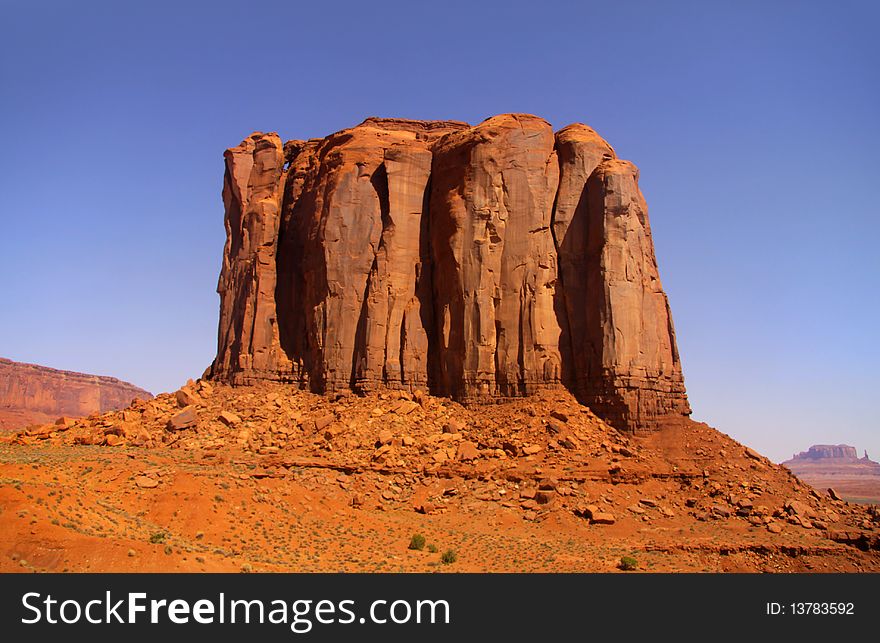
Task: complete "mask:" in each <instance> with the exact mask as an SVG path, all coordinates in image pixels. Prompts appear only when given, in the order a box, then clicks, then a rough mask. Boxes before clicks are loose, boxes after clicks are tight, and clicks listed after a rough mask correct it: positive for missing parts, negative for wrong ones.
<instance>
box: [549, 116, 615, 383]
mask: <svg viewBox="0 0 880 643" xmlns="http://www.w3.org/2000/svg"><path fill="white" fill-rule="evenodd" d="M556 153H557V154H558V156H559V190H558V192H557V194H556V208H555V211H554V213H553V239H554V241H555V243H556V250H557V253H558V255H559V280H560V283H561V287H560V288H557V301H556V312H557V315H558V317H559V322H560V323H559V325H560V326H561V328H562V337H561V338H560V348H561V351H562V356H563V377H564V379H565V382H566V384H567V385H568V387H569V388H570V389H571V390H572V391H573V392H574V393H575V394H576V395H577V394H582V393H583V392H584V390H585V388H586V385H587V382H588V380H589V377H590V375H591V373H592V372H594V371H597V369H595V368H592V367H591V364H599V363H600V362H601V353H597V352H596V348H597V347H596V346H595V345H594V343H592V342H590V341H589V338H588V334H587V328H586V316H587V308H588V307H589V306H590V305H591V303H592V302H591V297H592V296H593V293H591V292H589V291H588V289H587V282H588V281H589V273H588V268H587V227H588V224H589V211H588V203H587V190H586V187H587V180H588V179H589V178H590V175H591V174H593V172H594V171H595V170H596V168H597V167H599V164H600V163H602V162H603V161H604V160H607V159H613V158H614V156H615V155H614V150H613V149H612V148H611V146H610V145H609V144H608V143H606V142H605V141H604V140H603V139H602V137H600V136H599V135H598V134H597V133H596V132H595V131H593V130H592V129H591V128H589V127H587V126H586V125H582V124H580V123H575V124H573V125H569V126H568V127H564V128H563V129H561V130H559V132H557V133H556Z"/></svg>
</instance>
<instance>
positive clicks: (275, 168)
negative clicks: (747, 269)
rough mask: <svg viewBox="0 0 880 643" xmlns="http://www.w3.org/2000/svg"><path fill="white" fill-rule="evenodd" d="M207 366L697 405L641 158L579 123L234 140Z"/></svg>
mask: <svg viewBox="0 0 880 643" xmlns="http://www.w3.org/2000/svg"><path fill="white" fill-rule="evenodd" d="M223 195H224V205H225V207H226V230H227V242H226V247H225V250H224V257H223V269H222V271H221V276H220V282H219V286H218V292H219V293H220V296H221V311H220V328H219V341H218V354H217V358H216V359H215V361H214V363H213V365H212V366H211V369H210V374H211V376H212V377H214V378H217V379H221V380H225V381H229V382H231V383H234V384H245V383H252V382H255V381H258V380H276V381H285V382H291V383H293V384H295V385H297V386H300V387H302V388H306V389H308V390H312V391H315V392H322V393H327V392H332V391H337V390H344V389H354V390H357V391H368V390H371V389H374V388H376V387H380V386H384V387H390V388H402V389H410V390H414V389H416V388H422V389H425V388H427V389H429V390H430V391H431V392H432V393H434V394H438V395H446V396H450V397H453V398H455V399H457V400H460V401H466V402H480V401H496V400H499V399H504V398H512V397H521V396H528V395H531V394H533V393H534V392H536V391H538V390H540V389H546V388H557V387H562V386H564V387H567V388H569V389H571V390H572V391H573V392H574V393H575V395H576V396H577V397H578V399H579V400H580V401H581V402H582V403H584V404H587V405H589V406H590V407H591V408H593V410H594V411H595V412H596V413H597V414H599V415H600V416H602V417H604V418H605V419H607V420H608V421H609V422H610V423H612V424H613V425H615V426H617V427H618V428H622V429H626V430H631V431H647V430H651V429H653V428H656V427H657V426H658V425H659V424H661V423H662V422H663V421H664V420H666V419H669V418H676V417H681V416H683V415H687V414H688V413H689V412H690V408H689V406H688V403H687V397H686V395H685V389H684V381H683V378H682V374H681V365H680V361H679V358H678V352H677V348H676V343H675V335H674V331H673V326H672V319H671V315H670V313H669V306H668V302H667V299H666V295H665V294H664V292H663V290H662V288H661V286H660V280H659V274H658V271H657V264H656V259H655V257H654V248H653V242H652V240H651V233H650V227H649V224H648V219H647V206H646V205H645V201H644V198H643V197H642V194H641V192H640V191H639V188H638V170H637V169H636V168H635V166H634V165H632V164H631V163H629V162H626V161H622V160H619V159H617V158H616V155H615V153H614V150H613V149H612V148H611V146H609V145H608V143H606V142H605V141H604V140H603V139H602V138H601V137H600V136H599V135H598V134H596V132H595V131H593V130H592V129H590V128H589V127H587V126H585V125H581V124H574V125H570V126H568V127H566V128H563V129H562V130H560V131H559V132H557V133H556V134H554V132H553V130H552V128H551V126H550V125H549V123H547V122H546V121H544V120H543V119H540V118H538V117H536V116H531V115H527V114H505V115H500V116H495V117H492V118H489V119H487V120H486V121H484V122H482V123H480V124H479V125H476V126H474V127H471V126H468V125H467V124H465V123H459V122H455V121H408V120H403V119H378V118H370V119H367V120H366V121H364V122H363V123H361V124H360V125H358V126H356V127H354V128H351V129H348V130H343V131H341V132H338V133H336V134H332V135H330V136H328V137H326V138H324V139H313V140H309V141H288V142H287V143H285V144H283V145H282V143H281V140H280V139H279V137H278V136H277V134H262V133H259V132H255V133H254V134H252V135H251V136H250V137H248V138H247V139H245V141H244V142H243V143H242V144H240V145H239V146H237V147H235V148H232V149H230V150H228V151H227V152H226V178H225V180H224V190H223Z"/></svg>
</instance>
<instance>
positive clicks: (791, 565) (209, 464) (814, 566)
mask: <svg viewBox="0 0 880 643" xmlns="http://www.w3.org/2000/svg"><path fill="white" fill-rule="evenodd" d="M0 479H2V480H3V482H4V484H2V485H0V571H13V570H17V571H32V570H37V571H46V570H54V571H62V570H65V569H67V570H69V571H124V570H141V571H150V570H152V571H221V570H225V571H235V570H242V571H251V570H253V571H430V570H450V571H506V572H523V571H616V570H617V566H618V564H619V563H620V560H621V557H622V556H631V557H634V558H635V559H636V560H637V561H638V565H639V569H645V570H648V571H809V570H812V571H867V570H870V571H880V513H878V512H877V510H876V507H874V508H869V507H864V506H861V505H853V504H849V503H847V502H845V501H843V500H837V499H834V498H832V497H831V496H829V495H828V494H827V493H819V492H817V491H815V490H812V489H810V488H809V487H808V486H807V485H806V484H803V483H801V482H799V481H798V480H797V479H796V478H795V477H794V476H792V475H791V473H790V472H788V471H787V470H786V469H784V468H782V467H780V466H778V465H774V464H773V463H772V462H770V461H768V460H767V459H766V458H764V457H762V456H760V455H758V454H757V453H755V452H754V451H752V450H750V449H747V448H745V447H743V445H741V444H737V443H736V442H735V441H733V440H731V439H730V438H728V437H727V436H724V435H722V434H720V433H718V432H717V431H715V430H714V429H711V428H710V427H707V426H706V425H704V424H699V423H696V422H692V421H690V420H682V421H681V423H680V424H679V425H678V426H676V427H671V426H667V427H662V428H661V429H659V430H657V431H654V432H652V433H650V434H646V435H644V436H633V435H632V434H629V433H623V432H619V431H617V430H616V429H614V428H613V427H611V426H609V425H608V424H607V423H605V422H604V421H602V420H601V419H599V418H598V417H596V416H595V415H594V414H593V413H592V412H591V411H590V410H589V409H587V408H586V407H584V406H582V405H580V404H579V403H578V402H577V401H576V400H575V399H574V398H573V397H572V396H571V394H569V393H568V392H567V391H565V390H557V391H546V390H545V391H539V392H537V393H536V394H535V395H534V396H531V397H529V398H521V399H516V400H514V401H511V402H508V403H506V404H501V405H491V406H490V405H468V406H462V405H460V404H458V403H457V402H455V401H453V400H450V399H448V398H444V397H434V396H431V395H428V394H425V393H422V392H421V391H418V392H416V393H413V394H411V393H409V392H408V391H399V390H398V391H390V390H379V391H375V392H372V393H368V394H365V395H363V396H358V395H354V394H351V393H344V392H343V393H338V394H335V395H333V396H323V395H315V394H311V393H308V392H303V391H299V392H297V391H295V390H293V389H292V388H291V387H290V386H288V385H286V384H281V383H272V382H264V383H260V384H258V385H253V386H237V387H230V386H228V385H225V384H220V383H216V382H208V381H199V382H194V383H191V384H189V385H187V386H185V387H184V388H182V389H181V390H179V391H177V392H175V393H174V394H162V395H159V396H157V398H155V399H154V400H150V401H139V402H136V403H134V404H132V406H131V407H130V408H128V409H125V410H123V411H116V412H110V413H106V414H103V415H101V416H93V417H91V418H87V419H83V420H78V421H76V422H72V423H68V424H64V425H57V424H51V425H46V426H44V427H40V428H34V429H32V430H29V431H22V432H19V433H17V434H15V435H12V436H8V437H7V438H6V440H5V441H4V440H0ZM416 533H418V534H422V535H424V536H425V537H426V539H427V542H428V543H429V544H431V545H435V546H436V550H437V551H431V550H429V549H425V550H410V549H408V544H409V542H410V538H411V536H412V535H413V534H416ZM450 549H452V550H454V551H455V552H456V553H457V562H455V563H453V564H450V565H444V564H443V563H442V561H441V554H442V552H445V551H448V550H450Z"/></svg>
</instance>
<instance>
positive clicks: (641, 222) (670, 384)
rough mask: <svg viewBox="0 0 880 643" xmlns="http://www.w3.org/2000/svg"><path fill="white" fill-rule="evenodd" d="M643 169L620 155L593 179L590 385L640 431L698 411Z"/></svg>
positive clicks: (604, 407)
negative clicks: (657, 252)
mask: <svg viewBox="0 0 880 643" xmlns="http://www.w3.org/2000/svg"><path fill="white" fill-rule="evenodd" d="M638 176H639V172H638V169H637V168H636V166H635V165H633V164H632V163H629V162H628V161H621V160H618V159H612V160H606V161H604V162H603V163H602V164H600V165H599V166H598V168H596V170H595V171H594V172H593V173H592V175H591V176H590V178H589V180H588V181H587V186H586V191H587V207H588V222H587V247H586V275H587V281H586V292H587V295H588V296H587V298H586V310H585V317H584V324H585V338H586V341H587V356H588V367H587V377H586V381H585V387H584V391H583V395H584V399H583V401H584V402H585V403H586V404H588V405H589V406H590V407H591V408H592V409H593V411H595V412H596V413H597V414H598V415H599V416H601V417H603V418H604V419H606V420H607V421H608V422H609V423H611V424H612V425H613V426H616V427H618V428H621V429H628V430H631V431H636V432H640V431H650V430H653V429H655V428H657V427H658V426H659V425H660V424H662V423H663V422H664V421H666V420H669V419H674V418H680V417H682V416H684V415H688V414H690V406H689V404H688V401H687V396H686V394H685V388H684V378H683V377H682V372H681V362H680V360H679V356H678V348H677V346H676V342H675V331H674V329H673V326H672V315H671V314H670V311H669V302H668V300H667V298H666V294H665V293H664V292H663V288H662V286H661V284H660V277H659V274H658V270H657V260H656V258H655V256H654V243H653V241H652V239H651V228H650V226H649V224H648V208H647V204H646V203H645V199H644V197H643V196H642V193H641V191H640V190H639V185H638ZM597 357H598V359H597Z"/></svg>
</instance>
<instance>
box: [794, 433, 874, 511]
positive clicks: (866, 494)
mask: <svg viewBox="0 0 880 643" xmlns="http://www.w3.org/2000/svg"><path fill="white" fill-rule="evenodd" d="M782 465H783V466H785V467H786V468H788V469H790V470H791V471H792V472H793V473H794V474H795V475H796V476H797V477H798V478H800V479H801V480H803V481H804V482H806V483H808V484H810V485H812V486H813V487H815V488H817V489H819V490H822V491H826V490H828V489H833V490H834V492H835V494H837V495H839V496H840V497H842V498H846V499H847V500H852V501H857V502H869V503H878V502H880V463H877V462H874V461H873V460H871V459H870V458H868V454H867V453H865V456H864V457H863V458H860V457H859V456H858V453H857V452H856V449H855V447H852V446H849V445H846V444H838V445H829V444H818V445H814V446H811V447H810V448H809V449H808V450H807V451H802V452H801V453H799V454H797V455H795V456H794V457H792V459H791V460H787V461H785V462H783V463H782Z"/></svg>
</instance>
